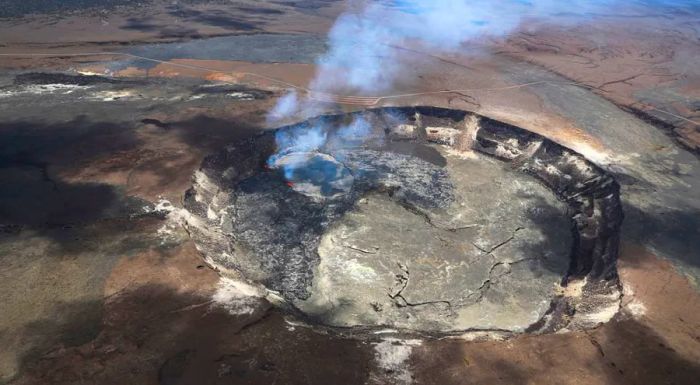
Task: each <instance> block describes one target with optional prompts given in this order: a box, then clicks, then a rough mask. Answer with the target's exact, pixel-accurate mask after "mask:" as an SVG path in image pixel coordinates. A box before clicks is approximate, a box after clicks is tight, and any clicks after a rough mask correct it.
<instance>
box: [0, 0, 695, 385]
mask: <svg viewBox="0 0 700 385" xmlns="http://www.w3.org/2000/svg"><path fill="white" fill-rule="evenodd" d="M304 3H306V2H301V1H297V2H292V1H279V2H278V1H270V2H255V1H240V2H231V3H229V2H217V1H192V2H184V1H182V2H180V3H177V2H175V3H171V2H165V1H163V2H160V1H154V2H144V3H143V4H140V5H138V6H134V5H132V4H130V3H129V2H125V3H124V4H123V5H117V6H116V7H114V8H101V7H99V8H88V9H69V10H56V11H52V12H50V13H49V14H46V13H44V14H42V13H41V12H39V13H34V12H28V13H23V12H22V13H18V14H14V15H3V16H4V17H5V18H4V19H0V55H1V56H0V69H1V70H0V77H1V78H2V83H0V86H2V87H1V88H0V116H1V117H2V119H0V182H2V187H0V261H1V264H0V289H1V290H2V292H3V298H2V300H1V301H0V346H2V349H0V383H8V384H9V383H11V384H100V385H106V384H162V385H170V384H694V383H698V378H700V292H699V291H698V290H700V288H699V287H700V286H698V285H699V284H698V281H697V280H698V279H699V278H700V272H699V271H700V253H699V252H698V249H697V247H700V244H699V243H698V239H700V233H699V231H700V194H698V192H697V191H698V188H699V187H700V174H698V172H699V170H700V162H699V161H698V154H699V153H700V115H699V114H700V113H699V111H698V108H700V70H699V69H698V68H700V67H698V66H697V65H695V64H693V63H698V62H700V44H699V43H698V41H699V40H698V39H699V38H700V36H699V35H698V31H699V30H700V15H698V14H687V13H686V14H683V13H679V14H671V15H663V14H656V13H651V12H650V13H648V14H641V15H636V16H635V17H633V18H630V17H628V16H625V15H616V14H610V15H607V16H606V17H603V18H599V19H595V20H592V21H590V22H588V23H582V24H576V25H572V26H561V25H559V26H557V25H556V24H550V23H539V22H537V21H532V23H533V24H532V25H528V26H527V28H523V29H522V31H520V30H518V31H515V32H513V33H512V34H511V35H510V36H507V37H504V38H498V39H485V40H484V41H479V42H473V43H470V44H469V45H467V48H468V49H465V52H466V51H472V50H473V51H474V52H476V53H475V54H467V53H464V54H459V55H457V54H449V53H444V52H432V51H430V50H428V49H426V48H423V47H420V46H418V45H416V46H415V47H414V46H410V47H409V46H406V47H393V48H391V49H396V50H398V51H400V52H401V55H402V57H404V58H407V59H408V60H407V62H408V63H409V64H408V67H407V68H406V70H405V71H404V73H402V76H401V77H400V78H399V79H398V81H397V83H396V84H395V85H394V89H393V90H391V92H388V93H386V94H381V95H362V97H359V98H358V97H357V96H356V95H332V96H331V97H330V98H331V102H328V103H323V104H321V106H322V108H321V109H320V110H319V111H314V112H313V113H311V112H310V113H309V115H318V114H321V113H339V112H350V111H359V110H362V109H365V108H369V107H389V106H412V105H421V106H435V107H445V108H451V109H457V110H464V111H469V112H471V113H476V114H478V115H480V116H483V117H486V118H490V119H494V120H496V121H500V122H504V123H507V124H511V125H513V126H517V127H521V128H523V129H525V130H527V131H530V132H534V133H536V134H539V135H541V136H543V137H545V138H547V139H550V140H551V141H553V142H555V143H558V144H560V145H562V146H564V147H566V148H569V149H571V150H573V151H575V152H577V153H579V154H581V155H583V156H584V157H585V158H587V159H588V160H589V161H591V162H593V163H594V164H596V165H598V166H599V167H601V168H604V169H605V170H606V171H607V172H609V173H611V175H613V176H615V178H616V180H617V181H618V182H619V183H620V185H621V198H622V201H623V211H624V214H625V219H624V222H623V227H622V233H621V234H622V235H621V248H620V252H619V257H618V261H617V271H618V274H619V283H620V285H621V288H622V297H621V299H620V306H619V310H618V311H616V312H614V313H612V314H607V315H606V314H601V320H603V321H601V322H600V323H599V324H597V325H596V326H594V327H592V328H585V329H584V328H581V329H576V330H560V331H558V332H557V333H550V334H546V333H545V334H529V333H519V334H515V335H508V336H502V335H499V334H498V333H488V332H483V333H465V334H463V335H462V334H460V335H445V336H435V335H424V334H420V333H406V334H404V333H398V334H386V335H385V334H382V333H380V332H376V333H367V334H363V335H361V336H357V335H348V333H344V332H343V330H337V329H335V328H329V327H319V326H314V325H313V324H311V323H308V322H305V320H302V319H300V318H299V317H297V316H295V314H294V313H293V312H290V311H287V309H286V308H285V307H284V306H279V303H276V302H275V300H274V297H271V296H270V295H266V294H265V293H263V292H261V289H260V287H259V286H256V285H249V284H248V283H242V282H241V281H238V280H236V279H234V278H235V275H236V273H233V274H229V273H230V272H227V271H222V270H223V269H221V268H220V267H219V266H216V265H214V264H212V263H211V261H209V260H208V259H206V258H205V257H204V255H203V254H202V252H201V250H198V247H197V246H198V245H196V244H195V241H194V240H193V239H192V236H191V229H190V228H188V226H187V225H185V223H187V222H188V218H189V217H188V215H189V214H188V213H187V212H186V211H185V210H184V209H183V207H184V201H185V195H186V192H187V191H188V189H190V187H191V186H192V184H193V175H194V174H195V172H196V171H197V170H198V169H200V167H201V165H202V161H203V160H204V159H205V157H207V156H208V155H211V154H214V153H216V152H218V151H221V150H222V149H223V148H225V147H226V146H227V145H229V144H231V143H234V142H236V141H240V140H242V139H245V138H250V137H252V136H254V135H258V134H259V133H260V132H262V131H264V130H266V129H269V128H273V127H270V125H269V123H268V122H267V121H266V114H267V112H268V111H269V110H270V109H272V107H273V106H274V105H275V102H276V100H277V99H278V97H279V96H281V95H283V93H284V92H285V91H286V90H288V89H290V88H296V89H297V90H300V92H301V93H307V90H306V87H307V86H308V83H309V82H310V81H311V79H312V78H313V76H314V74H315V71H316V65H315V64H314V62H313V60H304V59H298V58H296V57H294V58H290V59H289V60H284V58H278V57H272V58H269V59H256V57H253V56H251V58H249V59H245V58H241V57H221V55H218V54H212V53H211V52H209V51H207V50H206V49H204V48H202V47H206V44H207V41H208V40H203V39H207V38H221V37H223V38H230V37H233V38H236V39H238V38H241V37H250V36H252V37H254V38H258V37H259V36H263V37H265V36H268V35H267V34H273V35H271V36H273V38H275V36H278V35H279V36H287V35H293V36H294V35H300V36H321V38H322V37H323V36H324V35H325V33H326V32H327V30H328V29H329V28H330V26H331V25H332V23H333V21H334V20H335V18H336V17H337V16H338V15H339V14H340V13H341V12H342V11H343V9H345V6H346V5H345V4H343V2H334V1H310V2H308V4H304ZM265 38H267V37H265ZM273 38H270V39H273ZM227 41H228V40H227ZM235 41H239V40H235ZM295 41H296V40H295ZM187 42H195V43H199V44H200V45H199V46H198V48H197V50H201V52H200V51H197V53H198V55H197V57H193V55H189V54H182V55H178V54H177V52H178V51H176V53H175V54H171V52H170V51H168V52H169V53H168V54H167V55H165V54H164V56H162V57H161V56H158V57H156V55H154V56H150V55H151V54H152V53H153V52H150V51H149V50H150V49H154V50H155V49H156V48H153V47H155V46H153V45H149V44H168V43H173V44H179V43H187ZM222 44H229V43H222ZM231 44H233V43H231ZM240 44H244V43H240ZM245 44H248V43H245ZM290 44H292V43H287V42H283V43H280V45H279V46H276V45H275V44H273V43H270V45H269V46H264V47H263V48H264V49H263V50H262V51H265V53H263V54H261V55H264V54H267V52H268V51H271V52H272V51H275V50H277V49H279V50H282V49H283V48H284V47H282V46H283V45H290ZM294 44H299V47H300V46H301V43H293V44H292V48H294V49H297V48H298V49H299V50H302V48H299V47H297V46H296V45H294ZM304 44H306V43H304ZM309 44H311V43H309ZM280 47H282V48H280ZM257 48H260V47H257ZM132 49H134V50H138V51H132ZM224 51H225V50H224ZM185 52H189V51H185ZM256 52H257V51H256ZM125 54H128V55H125ZM256 54H257V53H256ZM129 55H132V56H129ZM251 55H253V54H251ZM144 58H145V59H144ZM148 59H154V60H157V62H153V61H149V60H148ZM26 73H61V74H69V75H73V76H75V75H79V74H86V75H100V76H102V77H104V78H106V79H112V80H116V81H119V82H120V83H115V84H116V86H114V87H117V88H109V87H113V85H110V84H102V83H100V84H97V85H93V86H91V87H92V88H88V89H86V90H85V91H70V92H68V91H56V92H59V93H52V94H51V95H49V96H46V95H44V94H36V95H35V94H30V92H29V91H16V89H15V88H13V87H19V86H18V84H21V83H18V81H17V80H16V79H18V76H20V75H21V74H26ZM49 84H52V82H49ZM212 85H213V86H215V87H229V88H226V89H225V91H222V92H218V91H217V93H213V91H212V93H207V92H209V91H202V90H206V87H210V86H212ZM101 87H104V88H101ZM22 92H25V93H24V94H23V93H22ZM47 92H48V91H47ZM51 92H54V91H51ZM60 92H65V93H60ZM79 92H85V95H86V96H84V98H83V96H77V95H83V94H79ZM4 93H6V94H7V95H9V96H5V94H4ZM311 96H312V97H313V95H311ZM316 97H320V96H319V95H316ZM49 98H52V99H49ZM90 98H94V99H90ZM323 98H326V96H325V95H323ZM98 99H99V100H98ZM85 100H92V101H85ZM307 117H308V116H297V117H295V118H294V119H293V120H294V121H302V120H304V119H306V118H307ZM696 246H697V247H696ZM232 277H233V278H232ZM562 290H564V291H566V290H571V291H575V290H576V287H574V286H573V285H570V286H568V287H565V288H562Z"/></svg>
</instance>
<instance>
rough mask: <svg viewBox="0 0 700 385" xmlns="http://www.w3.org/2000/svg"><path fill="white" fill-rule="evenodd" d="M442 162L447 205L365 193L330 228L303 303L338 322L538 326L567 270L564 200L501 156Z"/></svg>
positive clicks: (439, 327) (437, 327) (440, 327)
mask: <svg viewBox="0 0 700 385" xmlns="http://www.w3.org/2000/svg"><path fill="white" fill-rule="evenodd" d="M443 154H444V153H443ZM444 155H446V154H444ZM445 159H446V166H445V169H446V170H447V174H448V175H449V179H450V181H451V183H452V184H453V185H454V191H455V192H454V199H453V200H451V201H450V202H449V205H448V206H447V207H445V208H442V209H433V210H426V211H425V212H416V211H415V209H413V210H410V209H407V207H406V206H405V205H402V204H401V203H400V202H397V201H396V200H395V199H392V198H391V197H389V196H388V195H387V194H385V193H377V192H374V193H369V194H367V195H365V196H363V197H362V198H360V199H359V200H358V201H357V202H356V204H355V205H354V206H353V208H352V209H351V210H349V211H348V212H347V213H345V214H344V215H343V216H342V218H340V219H339V220H338V221H337V222H336V223H334V224H333V225H332V226H331V227H330V228H329V229H328V230H327V231H326V232H325V233H324V234H323V236H322V238H321V240H320V244H319V247H318V254H319V257H320V261H319V263H318V265H317V266H316V267H315V269H314V274H313V277H314V278H313V284H312V286H311V287H310V289H309V292H310V293H311V295H310V297H309V298H308V299H303V300H295V301H294V303H295V305H296V306H297V307H298V308H299V309H301V310H302V311H303V312H305V313H306V314H308V315H310V316H312V317H314V318H317V319H319V320H321V322H323V323H325V324H329V325H334V326H376V325H385V326H390V327H399V328H406V329H420V330H428V331H453V330H467V329H503V330H509V331H523V330H524V329H526V328H527V327H528V326H529V325H531V324H533V323H535V322H537V321H538V320H539V319H540V318H541V317H542V316H543V315H544V313H545V312H546V311H547V309H548V308H549V304H550V301H551V299H552V297H553V295H554V293H555V291H556V289H557V286H558V284H559V283H560V282H561V280H562V277H563V276H564V275H565V274H566V270H567V267H568V260H569V252H570V250H571V230H570V227H569V219H568V218H567V217H566V205H565V204H563V203H562V202H560V201H558V200H557V199H556V197H555V196H554V195H553V194H552V193H551V191H549V190H547V189H546V188H545V187H543V186H542V185H540V184H539V183H537V182H536V181H535V180H533V179H532V178H529V177H527V176H524V175H518V174H516V173H514V172H513V171H512V170H508V169H506V168H504V167H503V165H502V164H499V162H497V161H494V160H492V159H488V158H486V157H484V156H475V157H474V158H472V159H460V158H459V157H456V156H449V155H446V156H445Z"/></svg>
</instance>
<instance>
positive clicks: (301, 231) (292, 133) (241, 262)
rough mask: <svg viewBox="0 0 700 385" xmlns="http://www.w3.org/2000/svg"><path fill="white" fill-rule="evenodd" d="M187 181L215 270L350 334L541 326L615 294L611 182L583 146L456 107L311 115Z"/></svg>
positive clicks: (589, 318)
mask: <svg viewBox="0 0 700 385" xmlns="http://www.w3.org/2000/svg"><path fill="white" fill-rule="evenodd" d="M194 179H195V183H194V186H193V187H192V189H190V190H189V191H188V193H187V196H186V199H185V203H186V208H187V209H188V210H189V211H190V212H191V213H193V217H192V219H191V220H190V224H189V225H190V228H191V234H192V236H193V238H194V239H195V241H196V243H197V245H198V247H199V248H200V250H202V251H203V253H204V255H205V256H206V258H207V259H208V261H209V262H210V263H212V264H213V265H215V266H217V267H218V268H219V269H220V270H221V271H222V272H223V273H224V274H233V275H236V276H238V277H239V278H244V279H246V280H249V281H252V282H256V283H258V284H260V285H263V286H265V288H267V289H268V290H269V291H270V292H271V293H275V295H278V296H279V297H280V298H282V299H283V303H284V306H285V307H287V308H288V309H289V310H290V313H291V314H293V315H295V316H297V317H299V318H302V319H303V320H305V321H307V322H309V323H311V324H318V325H324V326H327V327H336V328H338V330H345V331H367V330H376V329H380V328H392V329H397V330H403V331H410V332H421V333H437V334H445V333H448V334H449V333H462V332H465V331H497V332H501V333H520V332H530V333H543V332H553V331H558V330H563V329H564V330H565V329H577V328H586V327H591V326H594V325H596V324H598V323H599V322H604V321H606V320H607V319H609V318H610V317H611V316H612V315H614V314H615V312H616V311H617V308H618V307H619V298H620V294H619V293H620V290H619V283H618V281H617V273H616V270H615V261H616V258H617V247H618V242H619V239H618V237H619V227H620V224H621V221H622V211H621V208H620V201H619V188H618V185H617V183H616V182H615V181H614V180H613V178H612V177H611V176H609V175H607V174H606V173H605V172H604V171H603V170H601V169H599V168H598V167H596V166H595V165H593V164H592V163H590V162H588V161H587V160H586V159H585V158H583V157H582V156H581V155H579V154H576V153H574V152H572V151H570V150H568V149H565V148H563V147H561V146H559V145H557V144H555V143H553V142H551V141H549V140H547V139H545V138H542V137H540V136H538V135H535V134H532V133H530V132H527V131H525V130H522V129H520V128H517V127H513V126H509V125H506V124H503V123H500V122H496V121H493V120H490V119H486V118H483V117H479V116H476V115H473V114H469V113H466V112H463V111H456V110H445V109H438V108H432V107H411V108H383V109H373V110H367V111H363V112H358V113H351V114H344V115H334V116H322V117H318V118H314V119H310V120H308V121H306V122H303V123H300V124H296V125H293V126H287V127H282V128H280V129H278V130H275V131H271V132H267V133H265V134H262V135H260V136H257V137H255V138H252V139H246V140H244V141H241V142H238V143H232V144H231V145H230V146H228V147H227V148H226V149H225V150H223V151H222V152H220V153H218V154H215V155H212V156H210V157H209V158H207V159H206V160H205V162H204V164H203V165H202V168H201V169H200V170H199V171H198V172H197V173H196V175H195V178H194Z"/></svg>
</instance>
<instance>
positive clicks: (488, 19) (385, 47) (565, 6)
mask: <svg viewBox="0 0 700 385" xmlns="http://www.w3.org/2000/svg"><path fill="white" fill-rule="evenodd" d="M635 7H647V8H648V7H661V8H666V7H695V8H697V0H646V1H630V0H628V1H623V0H568V1H561V0H502V1H495V0H384V1H369V2H367V3H366V4H365V5H364V6H362V7H360V8H359V10H357V9H356V8H355V9H352V10H348V11H347V12H346V13H344V14H342V15H341V16H340V17H338V19H337V20H336V22H335V24H334V25H333V27H332V28H331V30H330V32H329V34H328V44H329V49H328V51H327V52H326V54H324V55H323V56H322V57H321V58H320V59H319V60H318V61H317V63H316V64H317V72H316V74H315V77H314V79H313V80H312V81H311V83H310V85H309V89H310V90H312V91H313V92H320V93H346V92H347V93H348V94H353V95H370V96H376V95H379V94H381V93H383V92H385V91H388V90H390V89H391V88H392V87H393V86H394V85H395V82H396V80H397V77H398V76H399V75H400V74H401V72H402V69H404V68H405V64H406V58H405V57H402V56H401V53H400V52H401V51H399V50H397V49H396V47H399V46H407V45H412V46H415V45H418V46H424V47H427V48H429V49H430V50H431V51H433V52H436V51H437V52H444V53H453V52H460V50H461V47H462V46H463V44H464V43H465V42H469V41H473V40H476V39H479V38H483V37H502V36H506V35H508V34H509V33H511V32H512V31H514V30H515V29H517V28H518V27H519V26H521V25H522V24H523V22H525V21H527V20H529V19H537V20H544V21H547V22H551V21H556V23H558V24H575V23H579V22H582V21H586V20H590V19H591V18H593V17H595V15H596V14H604V13H606V12H608V13H610V11H611V10H613V11H615V12H621V11H623V10H625V9H634V8H635ZM316 107H318V105H317V103H316V102H314V101H313V100H310V99H309V98H307V97H305V96H304V95H298V94H297V93H290V94H288V95H286V96H284V97H282V98H281V99H280V100H279V102H278V103H277V105H276V106H275V108H274V109H273V110H272V111H271V112H270V114H269V115H268V119H269V122H271V123H274V122H275V121H278V120H280V119H284V118H287V117H291V116H296V115H297V114H298V113H299V112H301V111H303V112H305V113H307V114H308V113H309V111H312V110H314V109H315V108H316ZM307 116H308V115H307ZM323 129H324V128H323V127H313V128H311V131H312V132H316V131H319V132H320V131H323ZM281 139H282V140H280V141H279V142H278V145H279V147H280V151H282V152H285V151H288V150H289V148H287V147H285V146H288V145H290V141H289V140H288V138H281ZM318 139H319V136H318V134H317V133H316V134H313V135H303V134H302V133H299V136H298V137H296V138H295V140H294V144H293V146H296V147H299V146H302V147H303V146H304V145H302V144H300V143H301V142H304V141H306V140H309V141H310V144H317V143H316V141H317V140H318ZM324 140H325V139H324Z"/></svg>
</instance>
